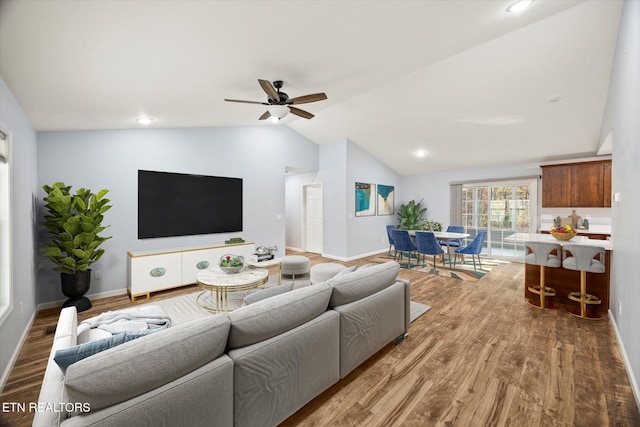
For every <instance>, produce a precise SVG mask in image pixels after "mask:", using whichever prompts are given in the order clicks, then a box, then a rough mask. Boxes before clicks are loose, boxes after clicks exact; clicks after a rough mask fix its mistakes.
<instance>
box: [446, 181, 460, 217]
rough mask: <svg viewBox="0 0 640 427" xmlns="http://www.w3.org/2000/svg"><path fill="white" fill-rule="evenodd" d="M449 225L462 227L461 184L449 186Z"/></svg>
mask: <svg viewBox="0 0 640 427" xmlns="http://www.w3.org/2000/svg"><path fill="white" fill-rule="evenodd" d="M450 191H451V196H450V208H449V224H451V225H462V183H451V184H450Z"/></svg>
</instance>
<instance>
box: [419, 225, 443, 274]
mask: <svg viewBox="0 0 640 427" xmlns="http://www.w3.org/2000/svg"><path fill="white" fill-rule="evenodd" d="M416 245H417V246H418V254H422V264H424V263H425V262H424V258H425V255H433V269H434V270H435V268H436V256H438V255H440V256H441V257H442V265H443V266H445V267H446V265H445V263H444V250H442V248H441V247H440V245H439V244H438V241H437V240H436V236H435V234H433V233H432V232H430V231H416Z"/></svg>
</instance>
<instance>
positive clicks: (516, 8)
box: [507, 0, 533, 13]
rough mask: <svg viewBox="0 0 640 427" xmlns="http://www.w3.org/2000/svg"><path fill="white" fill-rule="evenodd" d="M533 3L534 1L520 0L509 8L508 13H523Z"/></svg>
mask: <svg viewBox="0 0 640 427" xmlns="http://www.w3.org/2000/svg"><path fill="white" fill-rule="evenodd" d="M531 3H533V0H518V1H517V2H515V3H513V4H512V5H511V6H509V7H508V8H507V12H516V13H518V12H522V11H523V10H525V9H526V8H528V7H529V6H530V5H531Z"/></svg>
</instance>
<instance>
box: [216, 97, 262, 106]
mask: <svg viewBox="0 0 640 427" xmlns="http://www.w3.org/2000/svg"><path fill="white" fill-rule="evenodd" d="M225 101H227V102H242V103H243V104H260V105H269V103H267V102H260V101H243V100H241V99H226V98H225Z"/></svg>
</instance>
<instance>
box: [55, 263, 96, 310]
mask: <svg viewBox="0 0 640 427" xmlns="http://www.w3.org/2000/svg"><path fill="white" fill-rule="evenodd" d="M60 279H61V280H62V293H63V294H65V296H67V297H68V298H69V299H68V300H67V301H65V303H64V304H63V305H62V307H63V308H64V307H75V308H76V309H77V310H78V312H81V311H85V310H89V309H90V308H91V301H90V300H89V298H87V297H85V296H83V295H84V294H86V293H87V291H88V290H89V286H90V285H91V269H89V270H87V271H81V272H78V273H76V274H67V273H60Z"/></svg>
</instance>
